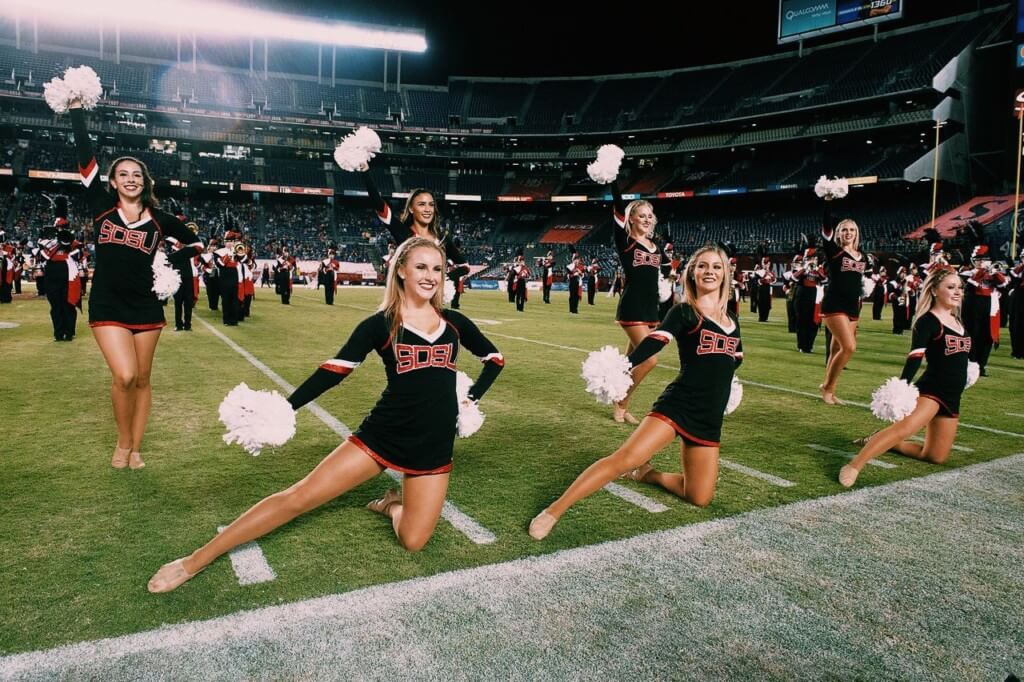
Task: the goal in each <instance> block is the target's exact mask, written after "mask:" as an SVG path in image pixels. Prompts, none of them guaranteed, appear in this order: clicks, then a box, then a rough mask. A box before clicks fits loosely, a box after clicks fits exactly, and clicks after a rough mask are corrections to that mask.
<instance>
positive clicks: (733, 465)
mask: <svg viewBox="0 0 1024 682" xmlns="http://www.w3.org/2000/svg"><path fill="white" fill-rule="evenodd" d="M718 462H719V464H721V465H722V466H723V467H724V468H726V469H732V470H733V471H738V472H740V473H741V474H746V475H747V476H753V477H754V478H759V479H761V480H762V481H765V482H767V483H771V484H772V485H774V486H778V487H780V488H792V487H793V486H795V485H796V483H794V482H793V481H787V480H786V479H784V478H779V477H778V476H773V475H772V474H766V473H765V472H763V471H758V470H757V469H752V468H750V467H748V466H744V465H743V464H740V463H738V462H733V461H732V460H728V459H725V458H724V457H721V458H719V460H718Z"/></svg>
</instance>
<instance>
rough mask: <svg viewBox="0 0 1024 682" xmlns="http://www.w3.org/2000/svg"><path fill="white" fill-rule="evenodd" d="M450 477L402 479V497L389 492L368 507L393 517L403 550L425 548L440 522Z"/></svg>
mask: <svg viewBox="0 0 1024 682" xmlns="http://www.w3.org/2000/svg"><path fill="white" fill-rule="evenodd" d="M448 476H449V475H448V474H447V473H444V474H430V475H423V476H412V475H409V474H406V475H405V477H404V479H403V480H402V494H401V496H399V495H398V494H397V493H396V492H394V491H388V494H387V495H385V496H384V498H383V499H380V500H374V501H373V502H371V503H370V504H369V505H367V506H369V508H370V509H372V510H374V511H376V512H379V513H381V514H384V515H385V516H388V517H390V518H391V525H392V527H393V528H394V529H395V535H396V536H397V537H398V541H399V542H400V543H401V544H402V547H404V548H405V549H407V550H409V551H410V552H418V551H419V550H421V549H423V547H424V546H425V545H426V544H427V541H428V540H430V538H431V536H432V535H433V534H434V528H436V527H437V520H438V519H439V518H441V509H442V507H444V499H445V496H446V495H447V494H448Z"/></svg>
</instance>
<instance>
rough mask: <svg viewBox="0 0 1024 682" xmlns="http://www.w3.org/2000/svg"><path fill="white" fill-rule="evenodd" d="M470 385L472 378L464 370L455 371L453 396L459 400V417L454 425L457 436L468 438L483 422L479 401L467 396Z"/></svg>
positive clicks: (471, 385)
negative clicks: (456, 429) (456, 428)
mask: <svg viewBox="0 0 1024 682" xmlns="http://www.w3.org/2000/svg"><path fill="white" fill-rule="evenodd" d="M472 387H473V380H472V379H470V378H469V376H468V375H467V374H466V373H465V372H456V374H455V396H456V398H457V399H458V401H459V417H458V420H457V421H456V425H457V427H458V431H459V438H469V437H470V436H472V435H473V434H474V433H476V432H477V431H479V430H480V427H481V426H483V424H484V413H483V412H481V411H480V403H479V401H477V400H470V398H469V389H470V388H472Z"/></svg>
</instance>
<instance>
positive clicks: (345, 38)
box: [0, 0, 427, 52]
mask: <svg viewBox="0 0 1024 682" xmlns="http://www.w3.org/2000/svg"><path fill="white" fill-rule="evenodd" d="M0 15H5V16H8V17H10V18H21V19H36V20H38V21H40V22H41V23H45V24H61V25H72V26H76V27H82V26H95V25H102V26H111V27H113V26H117V27H119V28H120V29H122V30H131V31H138V32H145V33H169V34H171V35H175V34H184V35H192V34H197V35H213V36H225V37H241V38H277V39H281V40H294V41H297V42H303V43H316V44H320V45H334V46H338V47H361V48H367V49H377V50H393V51H396V52H426V50H427V39H426V36H425V35H424V33H423V30H422V29H408V28H390V27H387V26H380V25H374V24H356V23H349V22H339V21H326V20H323V21H320V20H314V19H308V18H303V17H297V16H292V15H288V14H281V13H277V12H268V11H265V10H258V9H251V8H249V7H242V6H238V5H228V4H221V3H214V2H204V1H199V0H148V1H147V2H144V3H135V4H132V3H129V4H125V3H124V2H121V1H118V0H91V1H90V2H81V0H46V1H45V2H39V0H4V2H2V3H0Z"/></svg>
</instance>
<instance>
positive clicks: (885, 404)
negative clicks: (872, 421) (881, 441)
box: [871, 377, 918, 422]
mask: <svg viewBox="0 0 1024 682" xmlns="http://www.w3.org/2000/svg"><path fill="white" fill-rule="evenodd" d="M917 396H918V392H917V386H914V385H912V384H908V383H907V382H906V381H904V380H903V379H900V378H899V377H890V378H889V379H888V380H887V381H886V382H885V383H884V384H882V385H881V386H879V387H878V388H877V389H876V390H875V392H874V393H872V394H871V413H872V414H873V415H875V416H876V417H878V418H879V419H882V420H884V421H887V422H898V421H899V420H901V419H903V418H904V417H906V416H907V415H908V414H910V413H911V412H913V411H914V408H915V407H916V406H917Z"/></svg>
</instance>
